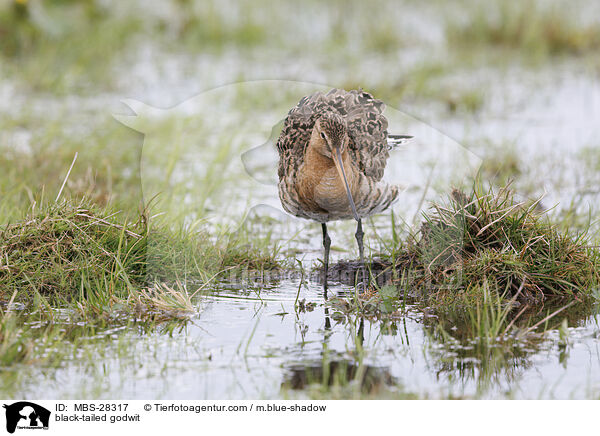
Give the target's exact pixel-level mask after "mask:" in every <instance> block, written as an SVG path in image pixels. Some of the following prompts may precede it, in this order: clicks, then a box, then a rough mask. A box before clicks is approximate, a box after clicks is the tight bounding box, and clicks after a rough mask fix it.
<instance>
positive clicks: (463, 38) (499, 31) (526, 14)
mask: <svg viewBox="0 0 600 436" xmlns="http://www.w3.org/2000/svg"><path fill="white" fill-rule="evenodd" d="M467 17H468V18H467V19H466V20H461V21H458V20H457V21H455V22H452V21H450V22H449V24H448V25H447V29H446V37H447V39H448V41H449V42H450V46H451V47H460V46H467V47H480V48H481V49H484V50H486V49H489V48H490V47H491V48H501V49H508V50H514V51H518V52H520V53H522V54H523V55H524V56H530V57H533V58H544V57H547V56H555V55H581V54H585V53H593V52H594V51H596V50H598V48H600V26H599V25H598V24H583V23H581V22H580V19H579V18H578V17H576V16H575V14H574V13H572V12H571V11H570V10H569V5H568V3H566V2H559V3H558V4H543V3H541V2H536V1H532V0H529V1H522V2H502V1H499V2H491V3H486V4H485V6H483V5H475V6H473V7H472V8H471V9H470V10H469V12H468V14H467Z"/></svg>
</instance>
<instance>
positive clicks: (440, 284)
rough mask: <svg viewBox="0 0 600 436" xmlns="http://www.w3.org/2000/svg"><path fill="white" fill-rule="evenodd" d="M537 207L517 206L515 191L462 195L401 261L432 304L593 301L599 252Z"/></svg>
mask: <svg viewBox="0 0 600 436" xmlns="http://www.w3.org/2000/svg"><path fill="white" fill-rule="evenodd" d="M536 205H537V202H536V203H534V204H531V205H529V206H528V207H525V205H524V204H523V203H517V202H515V201H514V199H513V194H512V193H511V191H510V190H509V189H508V188H503V189H500V190H499V191H497V192H493V191H492V190H491V189H490V190H489V191H488V192H486V193H483V192H481V189H479V188H478V189H475V190H474V191H473V192H472V193H471V194H470V195H466V194H465V193H464V192H462V191H458V190H454V191H453V192H452V194H451V196H450V201H449V204H448V205H434V206H433V211H432V212H430V213H427V214H426V215H425V222H424V223H423V225H422V227H421V230H420V233H421V238H420V240H419V241H418V242H417V243H415V244H413V245H412V246H411V247H408V248H407V250H408V251H409V252H410V255H409V256H406V255H405V256H397V258H399V259H402V262H403V263H402V264H399V265H398V266H400V267H403V268H406V267H407V266H408V267H411V268H412V271H411V272H412V273H413V274H415V276H417V277H418V281H417V285H419V287H420V288H422V289H424V290H426V291H427V292H425V294H426V300H427V302H428V304H432V305H434V306H438V307H451V306H463V307H474V306H476V305H477V304H478V303H480V302H482V301H484V300H485V299H486V298H499V299H500V300H501V301H502V302H504V303H506V302H509V301H511V300H512V301H519V302H521V303H525V304H539V303H542V302H543V301H544V300H546V299H547V298H550V297H552V298H557V297H558V298H563V299H569V300H572V299H583V298H585V297H587V296H589V295H591V293H592V291H593V289H594V287H595V286H597V285H598V283H600V256H599V253H598V251H597V250H595V249H594V248H592V247H591V246H590V245H589V242H588V240H587V239H586V238H587V235H586V234H585V233H580V234H577V235H570V234H563V233H560V232H559V231H558V230H557V229H556V227H555V226H553V225H552V224H551V223H550V222H549V221H548V220H547V219H546V218H545V217H543V216H541V215H539V214H538V213H537V212H536ZM490 295H491V296H492V297H490Z"/></svg>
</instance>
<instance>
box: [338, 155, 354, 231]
mask: <svg viewBox="0 0 600 436" xmlns="http://www.w3.org/2000/svg"><path fill="white" fill-rule="evenodd" d="M333 163H334V164H335V168H336V169H337V171H338V174H339V175H340V177H341V179H342V180H343V181H344V185H345V186H346V194H348V201H349V202H350V207H351V208H352V213H353V214H354V218H355V219H356V221H358V219H359V218H358V213H357V212H356V206H355V205H354V199H353V198H352V193H351V192H350V186H349V185H348V179H346V173H345V171H344V163H343V162H342V152H341V151H340V149H339V147H336V149H335V159H333Z"/></svg>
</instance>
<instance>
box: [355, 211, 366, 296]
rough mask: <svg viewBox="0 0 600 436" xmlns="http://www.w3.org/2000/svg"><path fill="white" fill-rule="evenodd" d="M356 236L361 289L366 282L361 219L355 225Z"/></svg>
mask: <svg viewBox="0 0 600 436" xmlns="http://www.w3.org/2000/svg"><path fill="white" fill-rule="evenodd" d="M354 236H355V237H356V242H358V252H359V253H360V272H361V276H362V277H361V281H362V284H363V290H366V289H367V282H366V279H365V250H364V247H363V236H364V232H363V229H362V220H361V219H359V220H358V226H356V233H355V234H354Z"/></svg>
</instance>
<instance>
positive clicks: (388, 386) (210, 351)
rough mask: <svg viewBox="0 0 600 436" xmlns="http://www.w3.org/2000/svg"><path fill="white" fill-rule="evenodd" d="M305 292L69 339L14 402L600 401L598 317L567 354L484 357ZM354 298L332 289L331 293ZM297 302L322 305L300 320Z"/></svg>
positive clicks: (223, 298)
mask: <svg viewBox="0 0 600 436" xmlns="http://www.w3.org/2000/svg"><path fill="white" fill-rule="evenodd" d="M298 285H299V279H297V280H293V279H286V280H282V281H281V282H279V283H277V284H273V285H269V286H265V287H263V288H262V289H261V288H250V287H245V286H227V287H223V288H222V289H221V290H217V291H215V292H213V293H211V294H210V295H207V296H203V297H202V298H201V301H200V302H199V304H198V306H197V307H198V315H197V316H194V317H193V318H192V319H191V320H190V321H189V322H187V323H185V325H181V326H178V327H175V328H174V329H172V330H171V329H170V328H161V327H159V328H158V329H156V330H151V331H150V332H149V333H145V332H144V329H143V328H142V326H141V325H137V326H130V327H116V328H115V327H113V328H110V329H106V330H99V331H96V332H94V334H92V335H90V337H88V338H87V339H85V340H82V341H81V344H80V345H79V346H78V347H77V348H75V347H72V346H71V345H69V342H66V341H65V342H64V343H63V344H62V345H60V346H59V348H63V347H64V349H62V350H60V351H61V352H63V353H65V357H64V358H63V359H62V361H61V363H60V365H59V366H58V367H46V368H45V367H40V366H37V365H25V366H16V367H13V368H11V370H12V371H14V372H15V374H18V375H17V379H16V380H15V383H14V384H13V385H12V388H13V389H14V391H13V392H12V395H11V396H14V397H15V398H16V397H19V398H57V399H58V398H83V397H90V396H93V397H97V398H107V399H108V398H132V399H133V398H138V399H143V398H157V399H161V398H162V399H169V398H187V399H256V398H265V399H266V398H303V397H315V396H316V397H319V395H321V396H327V397H330V396H333V397H343V398H348V397H350V398H360V397H361V396H384V397H391V398H396V397H397V398H404V397H405V396H406V395H407V394H411V395H416V396H417V397H419V398H423V397H426V398H447V397H477V398H499V397H500V398H501V397H510V398H589V397H596V396H597V395H598V393H599V391H600V346H599V345H600V340H599V338H598V333H597V331H598V325H597V322H598V319H597V317H596V316H590V317H588V318H586V319H584V320H582V321H580V322H578V323H577V325H576V326H574V327H570V328H569V329H568V331H569V334H568V340H567V345H566V347H563V346H561V345H560V341H559V337H558V333H557V332H554V331H551V332H550V333H548V334H547V335H546V336H545V337H544V338H543V339H542V338H538V339H535V340H524V341H521V342H516V343H515V344H514V345H512V346H506V345H500V344H499V343H498V344H495V345H494V344H492V345H491V346H489V347H484V348H481V347H478V346H477V344H476V343H468V342H461V341H452V340H449V339H444V340H442V339H441V338H440V336H439V335H436V334H435V333H433V331H434V330H433V329H432V328H431V327H429V326H430V325H431V323H430V322H428V319H427V317H426V316H425V315H424V314H423V313H422V312H419V311H417V310H415V309H413V308H411V307H410V306H409V307H408V308H407V312H406V315H405V316H402V317H400V318H398V319H396V320H393V321H386V322H382V321H369V320H364V321H363V326H362V328H361V322H360V321H359V320H357V319H353V318H346V317H344V316H342V315H341V313H340V312H337V311H336V310H335V309H334V308H333V307H328V306H324V305H323V296H322V293H321V287H320V286H319V284H318V283H316V282H310V283H306V284H305V285H303V286H301V287H300V292H298V288H299V286H298ZM346 292H350V289H349V288H346V287H344V286H340V285H337V286H332V287H331V288H330V295H335V294H339V295H343V296H347V294H345V293H346ZM296 298H298V299H299V300H305V305H306V303H310V302H313V303H315V306H314V308H311V309H312V310H310V309H309V311H306V312H301V311H296V310H295V308H294V304H295V302H296ZM81 328H82V329H83V328H86V327H85V326H82V327H81ZM448 333H449V334H450V335H453V334H454V333H455V331H453V329H450V330H449V332H448ZM457 336H458V334H457ZM48 351H50V350H48ZM324 372H325V373H327V374H331V375H326V376H324V375H323V374H324ZM353 378H356V380H355V381H354V382H351V383H350V384H349V385H347V383H348V382H349V381H351V380H352V379H353ZM32 381H35V382H34V383H32ZM321 382H323V383H324V385H323V384H322V383H321ZM311 383H312V384H311ZM327 385H331V386H330V387H329V389H330V390H329V391H325V388H324V387H323V386H325V387H326V386H327ZM340 385H341V386H342V387H341V388H340ZM11 391H12V389H11ZM324 392H328V393H327V394H325V393H324Z"/></svg>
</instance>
